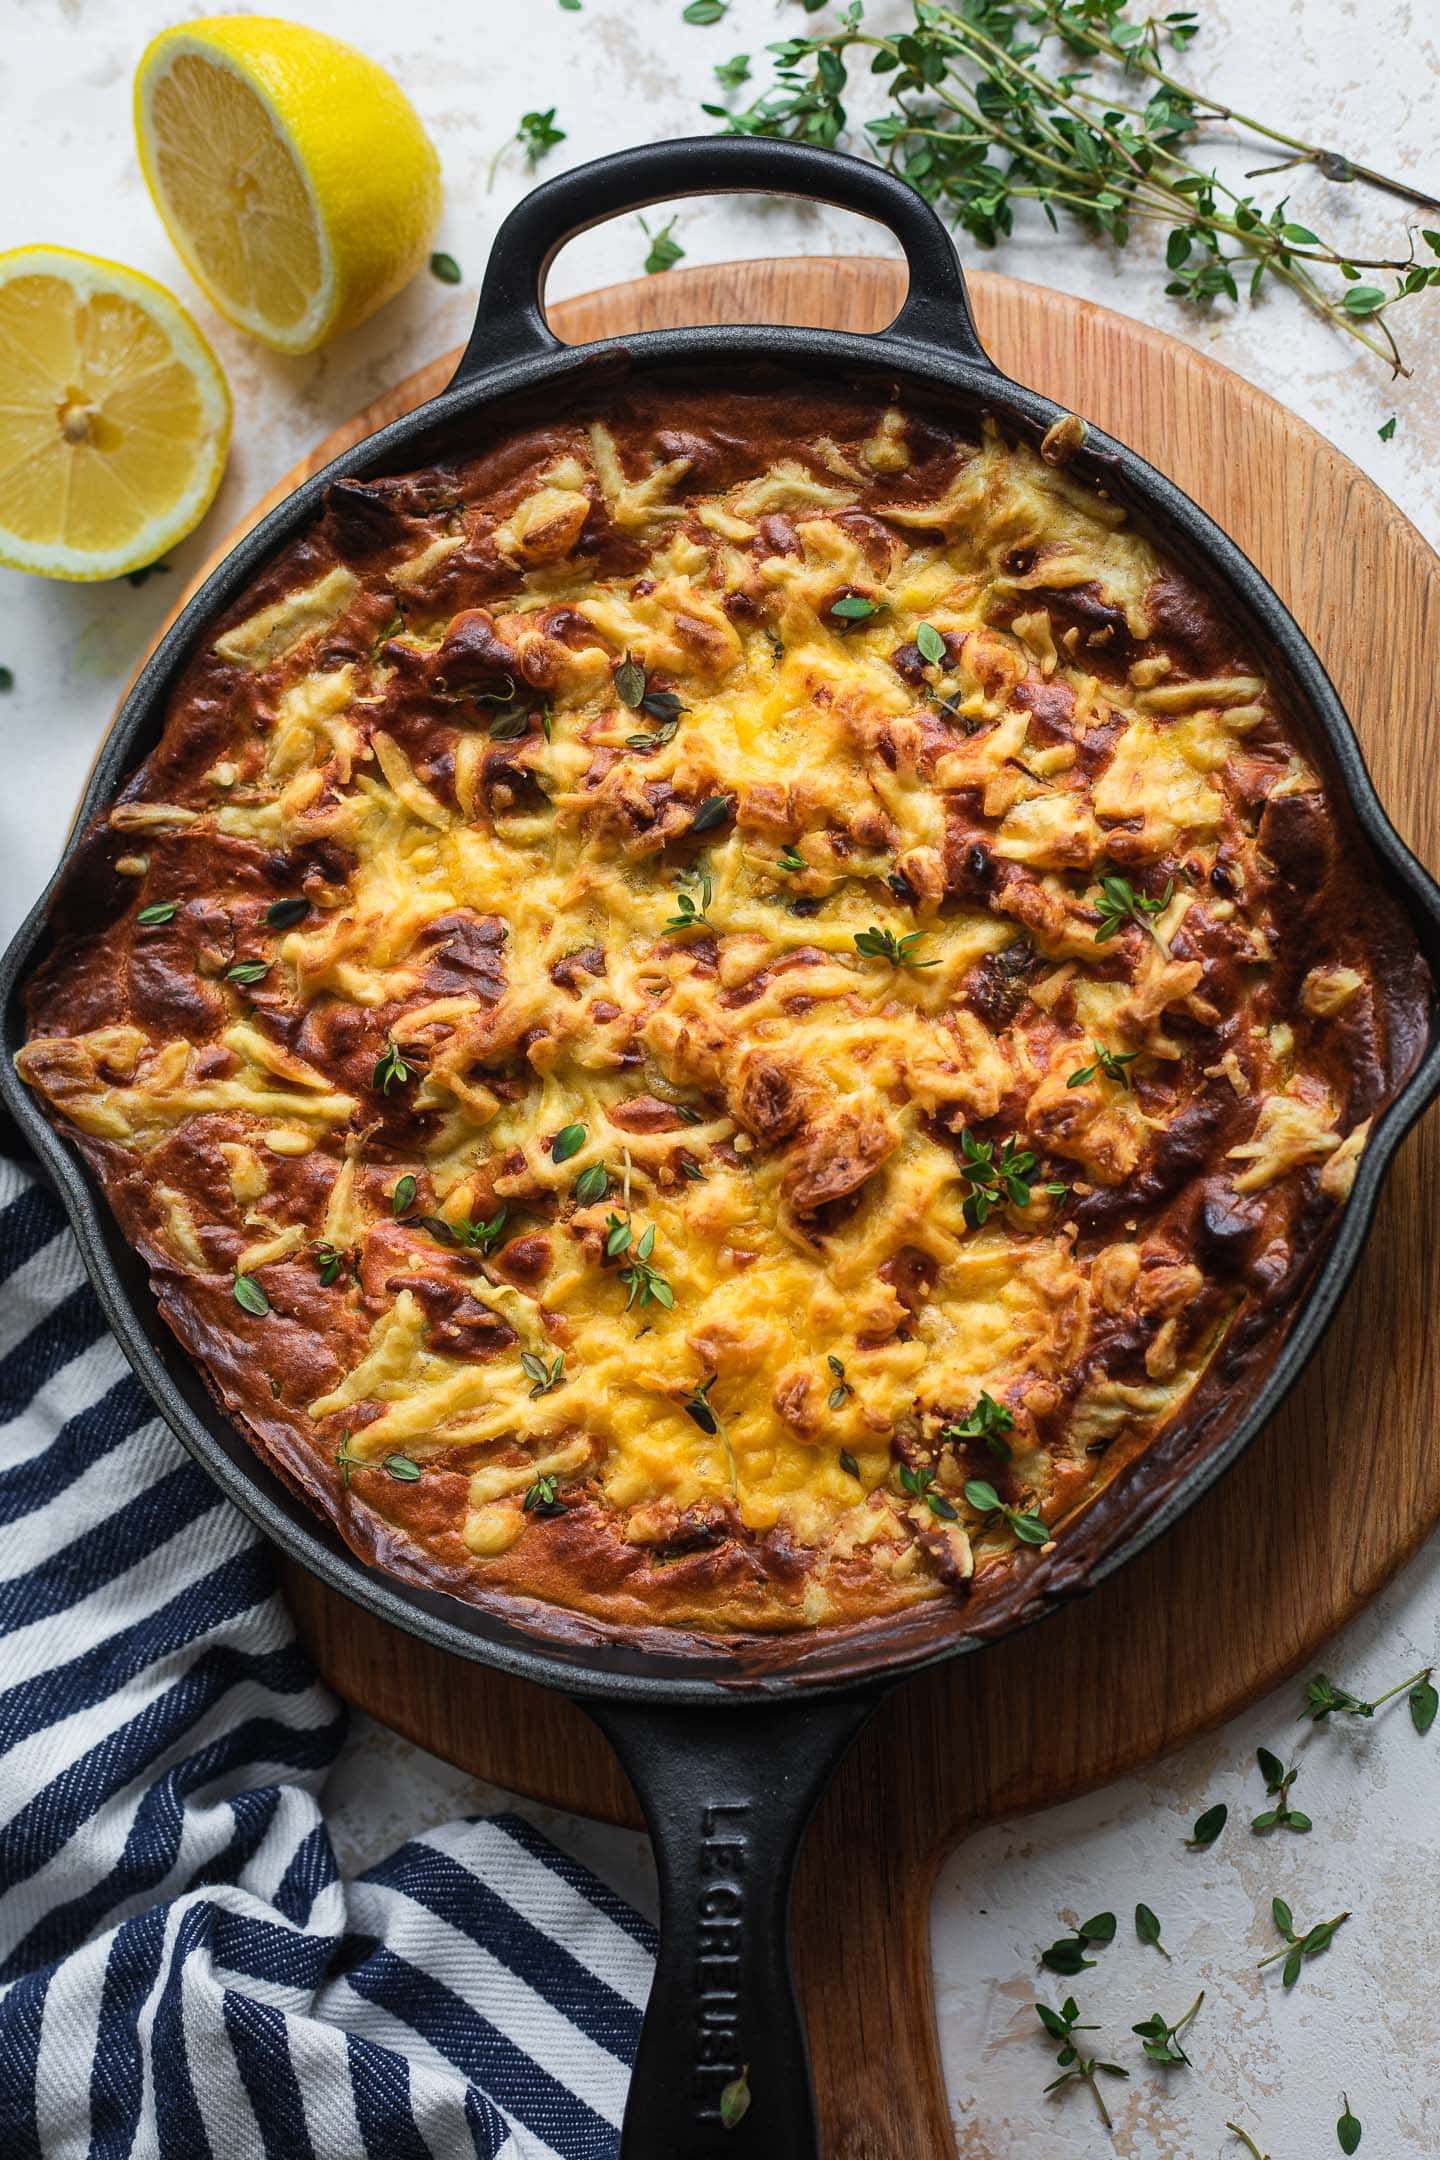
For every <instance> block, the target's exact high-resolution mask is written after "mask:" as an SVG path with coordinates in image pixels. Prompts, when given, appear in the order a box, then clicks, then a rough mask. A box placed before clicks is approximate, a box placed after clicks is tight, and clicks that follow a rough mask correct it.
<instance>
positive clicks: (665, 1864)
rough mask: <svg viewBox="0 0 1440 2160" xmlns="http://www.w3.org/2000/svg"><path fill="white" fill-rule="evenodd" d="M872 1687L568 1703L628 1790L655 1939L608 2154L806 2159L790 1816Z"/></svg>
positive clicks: (801, 1818) (809, 2151)
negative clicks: (733, 2103) (800, 1698)
mask: <svg viewBox="0 0 1440 2160" xmlns="http://www.w3.org/2000/svg"><path fill="white" fill-rule="evenodd" d="M879 1701H880V1694H879V1693H878V1692H876V1691H871V1692H869V1693H867V1694H864V1695H859V1696H845V1697H843V1698H841V1699H839V1700H826V1701H823V1702H815V1703H806V1702H799V1703H796V1702H794V1701H793V1700H792V1701H791V1702H789V1703H787V1704H785V1705H783V1706H782V1705H773V1706H772V1705H750V1704H747V1705H745V1706H743V1707H740V1706H737V1707H735V1708H730V1707H727V1706H723V1705H722V1706H720V1707H718V1708H715V1709H694V1710H692V1709H667V1708H664V1707H659V1708H654V1709H652V1708H649V1707H648V1706H645V1705H642V1704H629V1703H617V1702H595V1701H582V1703H581V1707H582V1708H583V1709H585V1710H588V1711H589V1713H590V1715H591V1717H593V1718H594V1720H595V1722H596V1723H597V1725H599V1727H600V1729H601V1731H602V1732H603V1733H604V1734H605V1736H606V1738H607V1739H608V1740H609V1741H610V1743H611V1745H612V1746H613V1748H614V1749H615V1752H616V1754H617V1755H618V1756H619V1757H620V1761H621V1764H622V1765H623V1767H624V1769H625V1771H626V1773H627V1775H628V1776H629V1778H630V1782H631V1784H632V1785H633V1786H634V1787H635V1790H636V1792H637V1794H638V1795H639V1798H640V1804H641V1806H642V1807H643V1808H644V1811H645V1820H646V1823H647V1824H648V1826H649V1830H650V1836H651V1840H652V1842H653V1844H654V1847H655V1859H656V1865H657V1867H658V1869H659V1874H660V1951H659V1956H658V1958H657V1959H656V1964H655V1978H654V1982H653V1983H652V1986H651V1990H650V2001H649V2004H648V2006H647V2008H646V2012H645V2023H644V2026H643V2028H642V2030H641V2034H640V2046H639V2050H638V2052H637V2054H636V2057H635V2068H634V2071H633V2073H632V2076H631V2080H630V2094H629V2099H628V2100H627V2102H626V2107H625V2127H624V2130H623V2132H622V2135H621V2143H620V2160H702V2156H704V2160H708V2156H710V2155H715V2154H725V2155H726V2156H727V2160H782V2156H783V2160H820V2143H819V2130H818V2128H817V2124H816V2115H815V2092H814V2087H813V2084H812V2082H811V2077H810V2053H809V2048H808V2046H807V2044H806V2039H805V2028H804V2023H803V2021H802V2019H801V2015H800V2007H799V2003H798V2001H797V1999H796V1995H795V1982H794V1976H793V1974H792V1972H791V1969H790V1891H791V1886H792V1883H793V1879H794V1874H795V1861H796V1857H797V1855H798V1852H799V1849H800V1839H801V1836H802V1834H803V1832H804V1829H805V1825H806V1824H807V1823H808V1821H809V1820H810V1816H811V1813H812V1811H813V1810H814V1807H815V1804H816V1802H817V1800H818V1799H819V1798H820V1795H821V1793H822V1792H823V1791H824V1789H825V1787H826V1785H827V1784H828V1783H829V1781H830V1778H831V1775H832V1773H833V1772H834V1770H835V1768H836V1766H837V1764H838V1763H839V1761H840V1759H841V1757H842V1756H843V1755H844V1754H845V1752H846V1750H847V1749H848V1748H849V1746H850V1744H851V1742H852V1741H853V1740H854V1739H855V1737H856V1735H857V1733H858V1732H859V1730H860V1728H861V1726H862V1725H863V1724H864V1723H865V1721H866V1719H867V1718H868V1717H869V1716H870V1714H871V1712H872V1711H873V1710H874V1709H875V1708H876V1706H877V1704H878V1702H879ZM742 2072H743V2073H744V2076H745V2079H746V2083H747V2084H748V2086H749V2090H750V2105H749V2108H748V2110H747V2111H746V2113H745V2115H744V2117H743V2118H742V2120H741V2121H740V2122H739V2123H737V2124H736V2125H735V2127H734V2128H733V2129H726V2127H725V2125H724V2123H723V2121H722V2119H721V2113H720V2103H721V2095H722V2094H723V2093H724V2092H725V2090H726V2088H727V2087H728V2086H729V2085H730V2084H731V2083H732V2081H733V2080H735V2079H737V2078H739V2077H740V2076H741V2074H742Z"/></svg>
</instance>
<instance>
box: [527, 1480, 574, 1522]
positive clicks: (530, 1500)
mask: <svg viewBox="0 0 1440 2160" xmlns="http://www.w3.org/2000/svg"><path fill="white" fill-rule="evenodd" d="M520 1505H521V1507H522V1508H523V1509H524V1511H525V1513H526V1514H527V1515H563V1514H564V1513H565V1503H564V1501H563V1500H557V1499H556V1497H555V1480H554V1478H553V1477H537V1478H536V1480H535V1482H534V1483H533V1485H529V1486H527V1487H526V1491H525V1498H524V1499H523V1500H522V1501H521V1503H520Z"/></svg>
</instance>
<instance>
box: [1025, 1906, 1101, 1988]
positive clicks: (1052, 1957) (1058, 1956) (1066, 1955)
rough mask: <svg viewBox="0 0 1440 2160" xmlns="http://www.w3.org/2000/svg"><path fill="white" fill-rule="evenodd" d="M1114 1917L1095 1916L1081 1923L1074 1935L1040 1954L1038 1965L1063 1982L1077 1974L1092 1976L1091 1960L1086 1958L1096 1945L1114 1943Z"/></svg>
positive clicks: (1061, 1939)
mask: <svg viewBox="0 0 1440 2160" xmlns="http://www.w3.org/2000/svg"><path fill="white" fill-rule="evenodd" d="M1115 1927H1116V1921H1115V1915H1114V1913H1113V1912H1102V1913H1096V1914H1095V1915H1094V1917H1093V1918H1092V1919H1089V1920H1082V1921H1081V1923H1080V1925H1079V1927H1077V1928H1076V1930H1075V1932H1074V1934H1073V1935H1061V1936H1060V1937H1059V1938H1058V1939H1057V1940H1056V1941H1055V1942H1053V1943H1051V1945H1050V1947H1049V1948H1048V1949H1047V1950H1042V1951H1041V1953H1040V1963H1041V1964H1042V1965H1043V1966H1044V1967H1045V1970H1046V1971H1047V1972H1053V1973H1059V1974H1060V1975H1061V1976H1062V1978H1065V1979H1072V1978H1073V1977H1074V1975H1075V1974H1076V1973H1082V1972H1093V1970H1094V1967H1095V1960H1094V1958H1088V1957H1086V1955H1085V1952H1086V1951H1087V1950H1093V1949H1094V1948H1095V1947H1096V1945H1097V1944H1104V1943H1111V1942H1114V1940H1115Z"/></svg>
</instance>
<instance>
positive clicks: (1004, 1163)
mask: <svg viewBox="0 0 1440 2160" xmlns="http://www.w3.org/2000/svg"><path fill="white" fill-rule="evenodd" d="M1035 1168H1036V1162H1035V1157H1034V1156H1033V1155H1032V1154H1031V1152H1030V1150H1029V1149H1028V1148H1022V1147H1021V1145H1020V1143H1019V1141H1018V1140H1016V1139H1015V1137H1014V1135H1013V1134H1012V1135H1011V1136H1010V1138H1009V1139H1008V1140H1006V1141H1005V1142H1004V1143H1003V1145H1002V1146H1001V1149H1000V1152H999V1154H998V1155H997V1154H996V1152H995V1143H994V1141H993V1140H977V1139H976V1138H975V1135H974V1134H973V1133H972V1132H971V1131H970V1130H969V1128H968V1127H967V1128H966V1129H965V1131H963V1132H962V1133H961V1135H960V1177H961V1180H962V1182H963V1183H964V1185H965V1187H966V1198H965V1203H964V1215H965V1220H966V1222H967V1223H968V1224H969V1225H970V1228H971V1229H972V1230H981V1229H983V1228H984V1226H985V1224H986V1222H987V1221H988V1220H989V1218H990V1216H991V1215H992V1214H993V1213H994V1211H995V1210H996V1208H998V1207H1000V1206H1002V1205H1003V1204H1004V1202H1005V1201H1007V1200H1008V1201H1009V1202H1010V1204H1011V1206H1012V1207H1017V1208H1027V1207H1029V1205H1030V1194H1031V1191H1032V1189H1033V1184H1034V1172H1035ZM1040 1189H1041V1191H1042V1192H1047V1193H1049V1194H1050V1196H1051V1198H1052V1199H1055V1200H1059V1199H1063V1197H1064V1195H1065V1194H1066V1193H1067V1192H1068V1191H1069V1190H1070V1188H1069V1186H1068V1185H1061V1184H1058V1183H1052V1184H1048V1185H1042V1186H1041V1188H1040Z"/></svg>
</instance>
